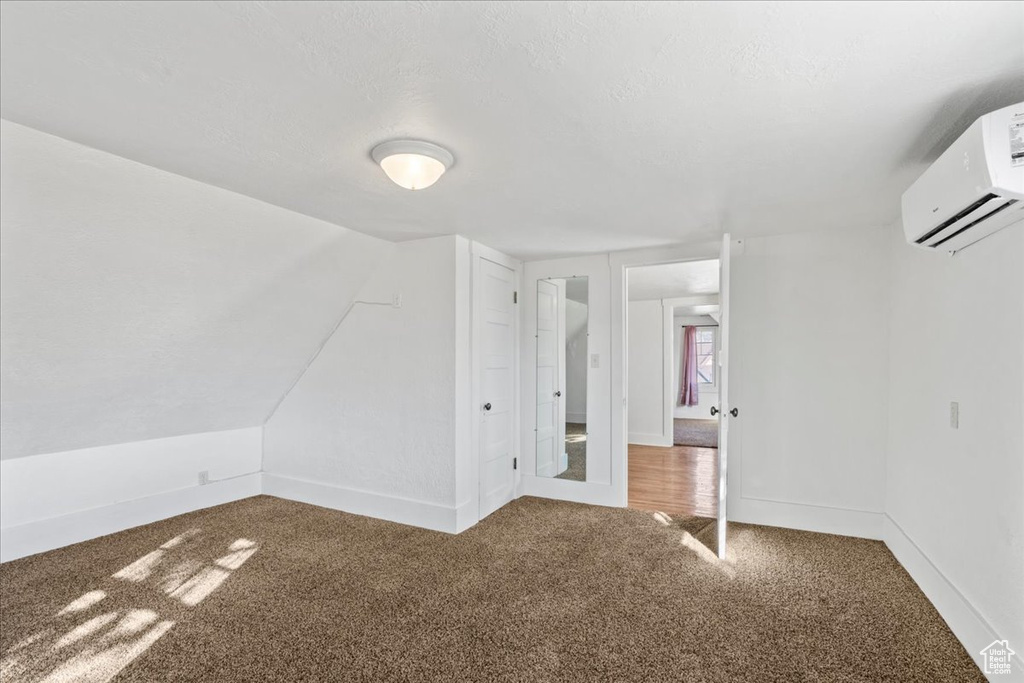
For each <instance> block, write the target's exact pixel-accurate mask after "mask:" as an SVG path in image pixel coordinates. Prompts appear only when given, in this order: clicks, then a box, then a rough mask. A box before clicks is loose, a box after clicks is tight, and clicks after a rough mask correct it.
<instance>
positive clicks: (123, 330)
mask: <svg viewBox="0 0 1024 683" xmlns="http://www.w3.org/2000/svg"><path fill="white" fill-rule="evenodd" d="M0 136H2V139H0V150H2V152H0V153H2V164H0V167H2V173H0V186H2V187H0V192H2V195H3V202H2V203H0V241H2V249H0V252H2V256H0V310H2V321H0V351H2V355H3V365H2V376H0V407H2V428H0V451H2V457H3V458H16V457H22V456H26V455H34V454H38V453H49V452H55V451H68V450H72V449H82V448H86V447H90V446H99V445H107V444H115V443H127V442H134V441H141V440H147V439H154V438H159V437H166V436H176V435H182V434H190V433H202V432H211V431H218V430H223V429H231V428H239V427H249V426H257V425H262V424H263V422H264V420H265V419H266V417H267V415H268V414H269V413H270V411H271V409H272V408H273V406H274V404H275V403H276V402H277V400H278V399H279V398H280V397H281V395H282V394H283V393H284V392H285V390H286V389H287V388H288V386H289V385H290V384H291V383H292V382H293V381H294V380H295V378H296V377H297V376H298V375H299V373H300V372H301V370H302V368H303V367H304V366H305V364H306V362H307V361H308V360H309V358H310V356H311V354H312V353H313V352H314V351H315V349H316V348H317V347H318V346H319V345H320V343H321V342H322V341H323V340H324V338H326V336H327V335H328V334H329V333H330V330H331V329H332V327H333V325H334V323H335V322H336V320H337V318H338V316H339V315H340V314H341V312H342V311H343V310H344V308H345V306H346V305H347V303H348V301H349V300H350V299H351V298H352V296H353V295H354V294H355V292H356V290H357V289H358V287H359V286H360V285H361V284H362V282H363V281H364V280H365V279H366V278H367V277H368V275H369V273H370V272H371V271H372V270H373V269H374V267H375V265H376V264H377V262H378V261H379V259H380V258H381V257H382V256H383V254H384V252H385V250H386V248H387V243H385V242H382V241H380V240H377V239H374V238H371V237H367V236H365V235H361V234H359V233H355V232H352V231H350V230H346V229H344V228H340V227H337V226H335V225H331V224H328V223H325V222H323V221H320V220H316V219H313V218H309V217H307V216H303V215H300V214H297V213H294V212H292V211H288V210H285V209H282V208H279V207H276V206H271V205H269V204H265V203H263V202H261V201H257V200H255V199H252V198H250V197H246V196H243V195H239V194H235V193H233V192H228V191H226V190H223V189H220V188H216V187H212V186H210V185H205V184H203V183H199V182H196V181H193V180H189V179H188V178H183V177H181V176H178V175H174V174H172V173H167V172H165V171H161V170H158V169H155V168H152V167H149V166H145V165H142V164H139V163H136V162H133V161H128V160H127V159H123V158H121V157H117V156H114V155H112V154H108V153H105V152H101V151H98V150H95V149H91V148H88V147H84V146H82V145H79V144H75V143H72V142H68V141H66V140H62V139H60V138H57V137H53V136H50V135H46V134H44V133H40V132H38V131H35V130H32V129H30V128H25V127H23V126H20V125H17V124H14V123H11V122H8V121H3V122H2V123H0Z"/></svg>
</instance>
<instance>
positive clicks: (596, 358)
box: [590, 353, 601, 368]
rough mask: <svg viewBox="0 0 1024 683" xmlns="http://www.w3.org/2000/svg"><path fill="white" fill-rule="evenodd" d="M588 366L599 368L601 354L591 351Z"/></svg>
mask: <svg viewBox="0 0 1024 683" xmlns="http://www.w3.org/2000/svg"><path fill="white" fill-rule="evenodd" d="M590 367H592V368H599V367H601V354H599V353H592V354H590Z"/></svg>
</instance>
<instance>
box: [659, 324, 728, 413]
mask: <svg viewBox="0 0 1024 683" xmlns="http://www.w3.org/2000/svg"><path fill="white" fill-rule="evenodd" d="M686 325H700V326H708V327H717V326H718V323H716V322H715V321H714V320H713V319H712V318H711V317H710V316H706V315H698V316H678V315H677V316H675V318H674V319H673V321H672V355H671V359H672V367H671V368H670V370H669V377H670V378H671V380H672V406H673V407H672V417H679V418H687V419H691V420H713V419H714V417H713V416H712V415H711V406H716V405H718V384H717V383H716V384H715V385H713V386H711V385H707V384H701V385H699V387H698V391H697V399H698V400H697V405H695V406H682V405H679V382H680V381H681V380H682V369H681V367H682V358H683V356H682V353H683V350H682V345H683V327H684V326H686Z"/></svg>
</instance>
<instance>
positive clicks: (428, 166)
mask: <svg viewBox="0 0 1024 683" xmlns="http://www.w3.org/2000/svg"><path fill="white" fill-rule="evenodd" d="M370 156H372V157H373V160H374V161H376V162H377V163H378V164H380V167H381V168H382V169H384V173H386V174H387V176H388V178H390V179H391V180H392V182H394V183H395V184H396V185H400V186H402V187H404V188H405V189H407V190H422V189H424V188H427V187H430V186H431V185H433V184H434V183H436V182H437V180H438V178H440V177H441V176H442V175H444V172H445V171H447V170H448V169H449V168H451V166H452V164H453V163H455V157H453V156H452V154H451V152H449V151H448V150H446V149H444V148H443V147H439V146H437V145H435V144H433V143H431V142H424V141H423V140H391V141H389V142H382V143H381V144H379V145H377V146H376V147H374V148H373V151H372V152H370Z"/></svg>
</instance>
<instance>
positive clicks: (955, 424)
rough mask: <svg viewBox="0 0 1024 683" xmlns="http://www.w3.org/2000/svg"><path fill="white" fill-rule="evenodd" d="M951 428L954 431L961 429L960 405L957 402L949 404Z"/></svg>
mask: <svg viewBox="0 0 1024 683" xmlns="http://www.w3.org/2000/svg"><path fill="white" fill-rule="evenodd" d="M949 426H950V427H952V428H953V429H960V404H959V403H957V402H956V401H950V403H949Z"/></svg>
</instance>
